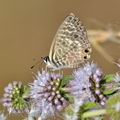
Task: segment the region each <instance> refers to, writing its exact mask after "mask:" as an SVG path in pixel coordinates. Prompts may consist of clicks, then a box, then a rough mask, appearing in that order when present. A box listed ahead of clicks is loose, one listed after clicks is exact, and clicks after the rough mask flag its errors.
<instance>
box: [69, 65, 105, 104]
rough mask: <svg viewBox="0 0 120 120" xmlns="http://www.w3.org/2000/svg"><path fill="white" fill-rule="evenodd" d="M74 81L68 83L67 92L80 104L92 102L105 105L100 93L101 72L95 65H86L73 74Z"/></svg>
mask: <svg viewBox="0 0 120 120" xmlns="http://www.w3.org/2000/svg"><path fill="white" fill-rule="evenodd" d="M73 76H74V80H72V81H70V83H69V85H68V90H69V91H70V92H71V94H72V95H73V96H74V97H75V99H78V100H79V101H81V102H83V103H84V102H85V101H93V102H100V103H101V104H102V105H104V104H105V102H104V101H105V97H104V96H103V94H102V93H101V91H100V81H101V79H102V71H101V70H100V69H99V68H98V67H97V65H96V64H93V63H91V64H90V63H87V64H85V66H84V67H83V68H79V69H78V70H76V71H74V73H73Z"/></svg>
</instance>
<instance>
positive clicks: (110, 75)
mask: <svg viewBox="0 0 120 120" xmlns="http://www.w3.org/2000/svg"><path fill="white" fill-rule="evenodd" d="M113 78H114V75H113V74H108V75H105V77H104V78H103V81H105V82H111V81H113Z"/></svg>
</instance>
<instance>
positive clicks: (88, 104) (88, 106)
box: [83, 102, 98, 110]
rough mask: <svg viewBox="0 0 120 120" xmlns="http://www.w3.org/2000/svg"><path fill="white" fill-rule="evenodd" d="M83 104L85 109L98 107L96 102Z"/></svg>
mask: <svg viewBox="0 0 120 120" xmlns="http://www.w3.org/2000/svg"><path fill="white" fill-rule="evenodd" d="M83 106H84V109H85V110H89V109H92V108H96V107H98V105H97V104H96V103H95V102H86V103H85V104H84V105H83Z"/></svg>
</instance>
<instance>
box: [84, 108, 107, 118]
mask: <svg viewBox="0 0 120 120" xmlns="http://www.w3.org/2000/svg"><path fill="white" fill-rule="evenodd" d="M104 114H106V109H101V110H93V111H89V112H85V113H84V114H83V115H82V117H83V118H88V117H95V116H99V115H104Z"/></svg>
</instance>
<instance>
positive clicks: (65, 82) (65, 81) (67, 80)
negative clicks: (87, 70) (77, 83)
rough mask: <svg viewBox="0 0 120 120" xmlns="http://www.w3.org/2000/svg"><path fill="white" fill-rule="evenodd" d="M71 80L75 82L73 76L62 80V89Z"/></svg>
mask: <svg viewBox="0 0 120 120" xmlns="http://www.w3.org/2000/svg"><path fill="white" fill-rule="evenodd" d="M70 80H73V77H72V76H71V75H67V76H64V77H63V78H62V81H61V84H60V87H63V86H65V85H66V84H67V83H68V82H69V81H70Z"/></svg>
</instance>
